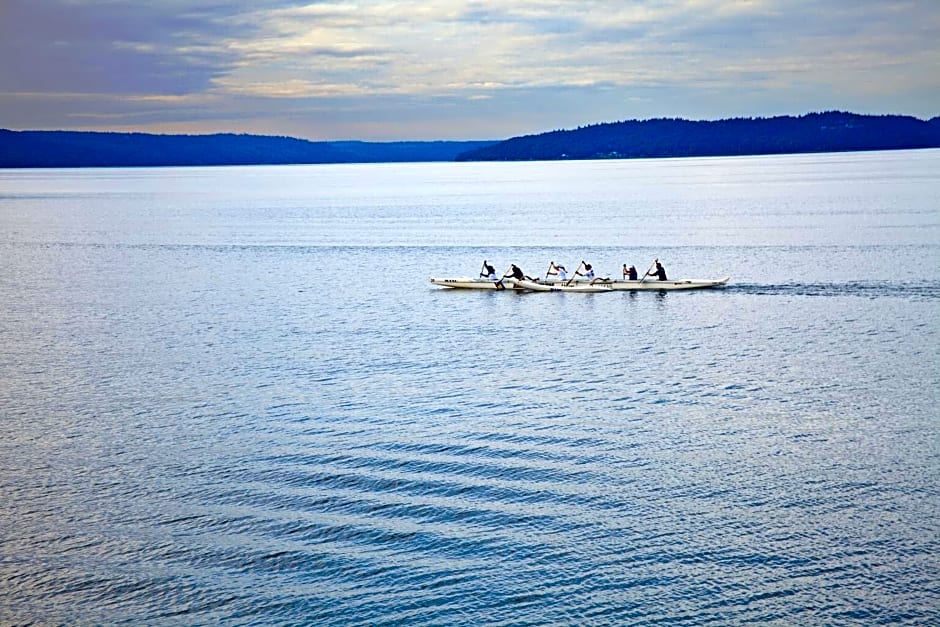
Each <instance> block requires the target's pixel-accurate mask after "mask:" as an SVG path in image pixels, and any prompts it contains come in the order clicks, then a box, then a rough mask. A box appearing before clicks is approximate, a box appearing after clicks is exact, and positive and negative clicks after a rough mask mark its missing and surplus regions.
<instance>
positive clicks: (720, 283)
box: [548, 277, 731, 292]
mask: <svg viewBox="0 0 940 627" xmlns="http://www.w3.org/2000/svg"><path fill="white" fill-rule="evenodd" d="M730 278H731V277H724V278H723V279H680V280H678V281H660V280H659V279H647V280H645V281H641V280H639V279H638V280H636V281H627V280H616V281H598V282H596V283H594V285H606V286H607V287H609V288H610V289H611V290H619V291H628V292H634V291H639V290H648V291H656V290H701V289H707V288H714V287H724V286H725V285H727V284H728V281H729V280H730ZM556 281H557V279H556ZM548 284H549V285H552V284H553V283H552V282H550V281H549V282H548ZM584 284H585V282H578V281H575V282H572V283H571V285H584Z"/></svg>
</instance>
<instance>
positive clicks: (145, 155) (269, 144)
mask: <svg viewBox="0 0 940 627" xmlns="http://www.w3.org/2000/svg"><path fill="white" fill-rule="evenodd" d="M491 143H493V142H485V141H430V142H361V141H341V142H312V141H307V140H304V139H297V138H293V137H272V136H265V135H235V134H231V133H227V134H217V135H153V134H149V133H99V132H90V131H89V132H85V131H10V130H3V129H0V168H62V167H74V168H82V167H136V166H203V165H206V166H207V165H276V164H304V163H384V162H405V161H453V160H454V159H455V158H456V156H457V155H458V154H460V153H462V152H466V151H468V150H472V149H475V148H481V147H483V146H486V145H489V144H491Z"/></svg>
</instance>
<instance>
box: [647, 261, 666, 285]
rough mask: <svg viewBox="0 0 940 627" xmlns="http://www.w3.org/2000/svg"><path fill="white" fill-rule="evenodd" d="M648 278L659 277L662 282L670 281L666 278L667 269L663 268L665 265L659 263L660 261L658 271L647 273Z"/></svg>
mask: <svg viewBox="0 0 940 627" xmlns="http://www.w3.org/2000/svg"><path fill="white" fill-rule="evenodd" d="M646 276H655V277H657V278H658V279H659V280H660V281H667V280H668V279H667V278H666V269H665V268H664V267H663V264H661V263H659V259H657V260H656V269H655V270H649V271H648V272H647V273H646Z"/></svg>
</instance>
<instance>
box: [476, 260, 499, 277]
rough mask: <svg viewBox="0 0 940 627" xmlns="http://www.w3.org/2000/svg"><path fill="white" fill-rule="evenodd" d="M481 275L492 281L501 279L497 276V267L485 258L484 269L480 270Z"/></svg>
mask: <svg viewBox="0 0 940 627" xmlns="http://www.w3.org/2000/svg"><path fill="white" fill-rule="evenodd" d="M480 276H481V277H483V278H486V279H489V280H490V281H497V280H499V279H498V278H497V277H496V268H494V267H493V266H492V265H490V264H488V263H486V261H485V260H484V261H483V271H482V272H480Z"/></svg>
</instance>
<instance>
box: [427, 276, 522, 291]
mask: <svg viewBox="0 0 940 627" xmlns="http://www.w3.org/2000/svg"><path fill="white" fill-rule="evenodd" d="M431 283H433V284H434V285H440V286H441V287H450V288H454V289H463V290H511V289H515V286H514V285H513V282H512V280H511V279H503V280H502V281H491V280H489V279H472V278H470V277H456V278H439V277H431Z"/></svg>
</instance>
